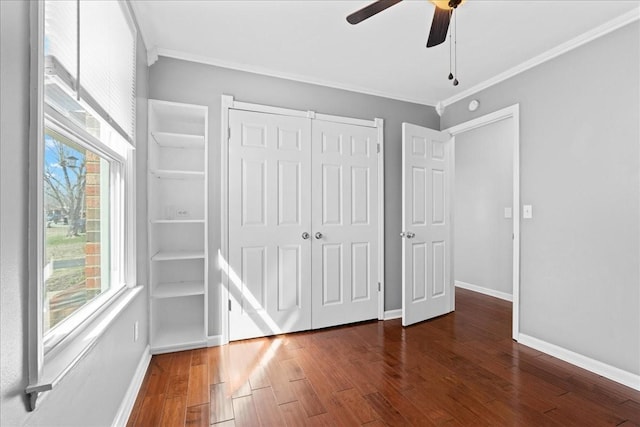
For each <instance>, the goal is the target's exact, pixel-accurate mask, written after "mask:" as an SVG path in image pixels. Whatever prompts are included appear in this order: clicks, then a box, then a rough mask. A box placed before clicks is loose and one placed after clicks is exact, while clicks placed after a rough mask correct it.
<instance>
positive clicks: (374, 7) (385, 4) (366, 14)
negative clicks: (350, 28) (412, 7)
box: [347, 0, 402, 25]
mask: <svg viewBox="0 0 640 427" xmlns="http://www.w3.org/2000/svg"><path fill="white" fill-rule="evenodd" d="M401 1H402V0H378V1H376V2H374V3H371V4H370V5H368V6H365V7H363V8H362V9H360V10H357V11H355V12H353V13H352V14H351V15H349V16H347V22H348V23H349V24H351V25H355V24H358V23H360V22H362V21H364V20H365V19H368V18H371V17H372V16H373V15H375V14H376V13H380V12H382V11H383V10H385V9H387V8H389V7H391V6H393V5H394V4H396V3H400V2H401Z"/></svg>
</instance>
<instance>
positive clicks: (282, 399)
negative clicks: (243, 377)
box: [266, 360, 297, 405]
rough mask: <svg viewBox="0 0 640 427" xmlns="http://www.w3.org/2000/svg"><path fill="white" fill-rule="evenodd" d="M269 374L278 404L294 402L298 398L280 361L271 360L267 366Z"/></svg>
mask: <svg viewBox="0 0 640 427" xmlns="http://www.w3.org/2000/svg"><path fill="white" fill-rule="evenodd" d="M266 369H267V376H268V377H269V382H270V383H271V388H272V389H273V394H274V396H275V398H276V402H278V405H282V404H283V403H288V402H293V401H294V400H297V398H296V395H295V393H294V392H293V390H292V389H291V385H290V382H289V380H287V379H286V378H285V376H284V373H283V372H282V368H281V366H280V362H279V361H277V360H271V362H270V363H269V365H268V366H267V368H266Z"/></svg>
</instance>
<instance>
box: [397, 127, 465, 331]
mask: <svg viewBox="0 0 640 427" xmlns="http://www.w3.org/2000/svg"><path fill="white" fill-rule="evenodd" d="M450 150H451V137H450V135H449V134H448V133H446V132H438V131H435V130H432V129H427V128H424V127H421V126H416V125H412V124H408V123H403V124H402V174H403V177H402V201H403V206H402V229H403V234H404V236H403V237H404V242H403V245H402V263H403V270H402V324H403V326H407V325H411V324H413V323H417V322H421V321H423V320H427V319H430V318H432V317H436V316H440V315H442V314H445V313H448V312H450V311H451V310H452V307H453V304H452V303H453V296H454V295H453V283H452V280H451V277H452V275H451V266H452V264H451V254H452V253H453V248H452V246H451V245H452V238H451V231H452V230H451V197H450V194H451V190H450V187H451V185H450V183H451V177H450Z"/></svg>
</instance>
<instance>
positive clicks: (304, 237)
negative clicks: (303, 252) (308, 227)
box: [302, 231, 311, 240]
mask: <svg viewBox="0 0 640 427" xmlns="http://www.w3.org/2000/svg"><path fill="white" fill-rule="evenodd" d="M309 237H311V235H310V234H309V233H307V232H306V231H305V232H304V233H302V238H303V239H305V240H307V239H308V238H309Z"/></svg>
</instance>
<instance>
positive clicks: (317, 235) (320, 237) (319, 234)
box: [316, 231, 322, 239]
mask: <svg viewBox="0 0 640 427" xmlns="http://www.w3.org/2000/svg"><path fill="white" fill-rule="evenodd" d="M316 239H322V233H321V232H319V231H318V232H317V233H316Z"/></svg>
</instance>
